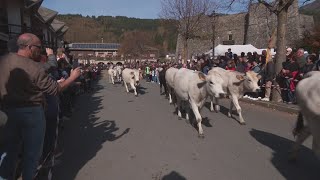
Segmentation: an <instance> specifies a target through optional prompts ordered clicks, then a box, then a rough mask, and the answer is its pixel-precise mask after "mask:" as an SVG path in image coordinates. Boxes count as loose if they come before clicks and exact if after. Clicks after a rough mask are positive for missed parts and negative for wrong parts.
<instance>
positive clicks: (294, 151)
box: [289, 126, 311, 161]
mask: <svg viewBox="0 0 320 180" xmlns="http://www.w3.org/2000/svg"><path fill="white" fill-rule="evenodd" d="M310 135H311V132H310V129H309V128H308V127H307V126H305V127H304V128H303V129H302V130H301V131H300V133H299V134H298V135H297V138H296V142H295V143H294V145H293V147H292V150H291V152H290V155H289V160H291V161H294V160H296V158H297V154H298V150H299V147H300V145H301V144H302V143H303V142H304V141H305V140H306V139H307V138H308V137H309V136H310Z"/></svg>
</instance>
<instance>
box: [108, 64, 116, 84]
mask: <svg viewBox="0 0 320 180" xmlns="http://www.w3.org/2000/svg"><path fill="white" fill-rule="evenodd" d="M108 75H109V83H112V84H114V77H115V76H116V71H115V70H114V69H113V68H110V69H108Z"/></svg>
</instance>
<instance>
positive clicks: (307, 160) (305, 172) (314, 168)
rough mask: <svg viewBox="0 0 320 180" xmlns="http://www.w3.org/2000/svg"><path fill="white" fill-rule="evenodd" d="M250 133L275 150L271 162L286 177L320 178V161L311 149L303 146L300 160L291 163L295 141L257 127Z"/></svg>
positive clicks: (311, 179) (314, 179)
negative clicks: (290, 153) (289, 159)
mask: <svg viewBox="0 0 320 180" xmlns="http://www.w3.org/2000/svg"><path fill="white" fill-rule="evenodd" d="M250 134H251V136H252V137H254V138H255V139H256V140H257V141H258V142H260V143H261V144H263V145H265V146H267V147H269V148H271V149H272V150H273V151H274V152H273V156H272V159H271V162H272V164H273V165H274V167H275V168H277V170H278V171H279V172H280V173H281V174H282V176H283V177H285V179H287V180H301V179H308V180H318V179H319V177H320V172H319V170H320V161H318V160H317V158H316V156H315V155H314V154H313V152H312V151H311V150H310V149H308V148H306V147H305V146H301V149H300V152H299V157H298V161H297V162H295V163H290V162H289V161H288V152H289V151H290V149H291V147H292V145H293V143H294V142H293V141H291V140H288V139H286V138H283V137H280V136H277V135H274V134H271V133H268V132H264V131H260V130H256V129H252V130H251V131H250Z"/></svg>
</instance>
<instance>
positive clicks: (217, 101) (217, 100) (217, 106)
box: [215, 97, 220, 113]
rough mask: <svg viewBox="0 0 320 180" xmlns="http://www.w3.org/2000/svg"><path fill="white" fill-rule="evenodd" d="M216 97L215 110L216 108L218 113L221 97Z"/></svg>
mask: <svg viewBox="0 0 320 180" xmlns="http://www.w3.org/2000/svg"><path fill="white" fill-rule="evenodd" d="M215 99H216V106H215V110H216V112H217V113H218V112H219V111H220V105H219V98H216V97H215Z"/></svg>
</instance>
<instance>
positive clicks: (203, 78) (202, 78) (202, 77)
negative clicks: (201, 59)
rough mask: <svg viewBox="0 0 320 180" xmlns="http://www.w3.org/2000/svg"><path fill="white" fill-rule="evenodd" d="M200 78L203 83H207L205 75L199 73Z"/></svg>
mask: <svg viewBox="0 0 320 180" xmlns="http://www.w3.org/2000/svg"><path fill="white" fill-rule="evenodd" d="M198 76H199V79H200V80H202V81H205V80H206V76H205V75H204V74H203V73H201V72H199V73H198Z"/></svg>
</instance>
